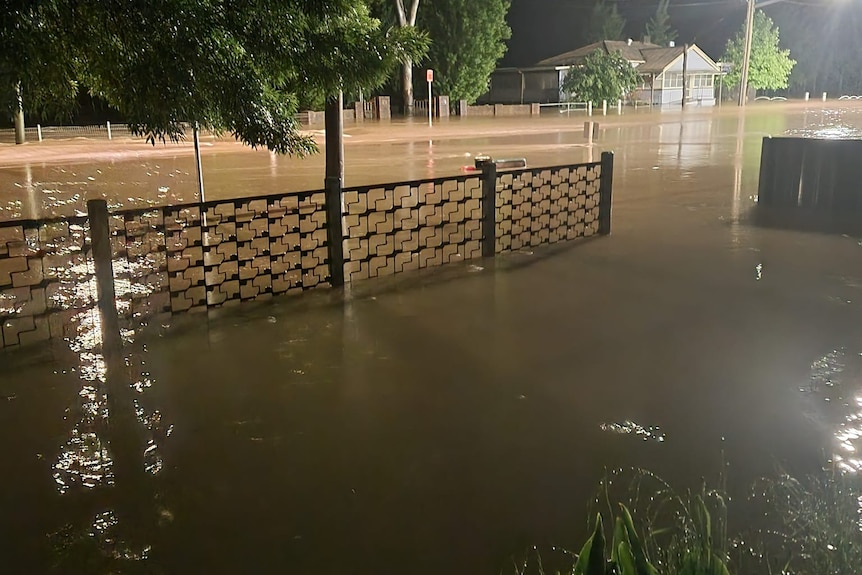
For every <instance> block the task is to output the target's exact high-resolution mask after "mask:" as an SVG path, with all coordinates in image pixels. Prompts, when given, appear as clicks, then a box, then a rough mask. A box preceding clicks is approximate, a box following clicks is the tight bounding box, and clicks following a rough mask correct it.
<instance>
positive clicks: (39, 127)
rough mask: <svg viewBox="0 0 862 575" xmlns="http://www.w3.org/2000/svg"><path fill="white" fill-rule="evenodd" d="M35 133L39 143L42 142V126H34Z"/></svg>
mask: <svg viewBox="0 0 862 575" xmlns="http://www.w3.org/2000/svg"><path fill="white" fill-rule="evenodd" d="M36 133H37V134H38V135H39V141H40V142H41V141H42V124H36Z"/></svg>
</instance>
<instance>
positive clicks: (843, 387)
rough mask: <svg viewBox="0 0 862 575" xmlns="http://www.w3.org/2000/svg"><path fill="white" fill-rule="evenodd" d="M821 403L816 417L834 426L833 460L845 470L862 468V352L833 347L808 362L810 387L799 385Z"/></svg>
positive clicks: (851, 471)
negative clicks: (821, 355) (855, 352)
mask: <svg viewBox="0 0 862 575" xmlns="http://www.w3.org/2000/svg"><path fill="white" fill-rule="evenodd" d="M802 392H803V393H805V394H810V395H811V397H813V398H814V399H815V400H818V401H822V402H823V404H821V405H816V407H815V409H816V411H817V415H815V417H818V418H819V417H824V418H826V422H827V425H830V426H834V431H833V436H834V438H835V447H834V450H833V453H832V461H833V463H834V464H835V465H836V466H837V467H838V469H840V470H842V471H845V472H848V473H858V472H860V471H862V456H860V455H858V453H859V451H860V450H862V441H860V440H862V354H859V353H857V354H851V353H849V352H848V351H847V350H846V349H844V348H841V349H836V350H833V351H831V352H829V353H827V354H826V355H824V356H823V357H821V358H820V359H818V360H817V361H815V362H813V363H812V364H811V374H810V380H809V387H808V388H805V389H802Z"/></svg>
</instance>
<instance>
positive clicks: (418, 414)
mask: <svg viewBox="0 0 862 575" xmlns="http://www.w3.org/2000/svg"><path fill="white" fill-rule="evenodd" d="M860 112H862V111H860V110H858V109H853V108H848V109H844V110H837V111H836V110H833V111H823V110H820V109H812V110H809V111H807V112H806V111H805V110H804V109H801V108H784V107H781V108H775V109H771V108H765V107H756V108H755V109H754V110H752V111H751V112H749V114H748V115H747V116H740V115H738V114H736V112H735V111H722V112H715V113H710V112H697V111H693V112H692V113H687V114H686V115H685V116H680V115H679V114H662V115H655V116H654V117H651V120H650V121H647V120H646V119H644V118H641V119H639V120H638V121H631V122H629V123H627V122H625V121H624V118H623V119H614V120H613V121H611V120H609V121H608V125H607V129H606V131H605V134H604V136H603V138H602V143H601V147H600V149H602V148H606V149H613V150H615V151H616V161H617V164H616V173H615V189H614V199H615V204H614V216H613V217H614V219H613V234H612V235H611V236H610V237H607V238H601V239H598V240H593V241H587V242H575V243H573V244H571V245H570V246H566V247H564V248H563V249H559V248H557V249H553V250H551V249H544V250H538V249H537V250H535V251H524V252H520V253H515V254H512V255H510V256H506V257H498V258H497V259H496V260H494V261H482V262H473V265H469V266H468V265H464V266H461V265H454V266H450V267H448V268H443V269H438V270H435V272H434V273H423V274H404V275H402V276H400V277H395V278H390V279H389V280H386V281H368V282H363V283H359V284H357V285H355V286H353V287H352V288H349V289H348V290H347V291H346V292H345V293H342V292H340V291H336V290H331V291H320V292H312V293H309V294H306V295H302V296H301V297H298V298H282V299H276V300H275V301H274V302H272V303H268V304H260V305H255V304H251V305H247V306H241V307H239V308H233V309H231V310H224V311H222V312H220V313H219V314H217V315H214V316H212V317H210V318H209V319H208V318H206V317H205V316H201V315H190V316H187V317H176V318H175V319H174V320H173V321H172V322H171V324H166V325H152V326H148V327H147V328H145V329H143V330H141V331H139V332H138V333H134V334H127V337H128V339H129V343H128V344H127V346H126V348H125V353H126V360H125V366H124V367H123V368H122V369H121V370H120V371H121V373H122V376H121V378H120V379H122V380H124V381H125V382H126V383H128V384H130V385H131V386H132V389H133V392H134V393H133V394H132V395H131V398H130V399H129V403H128V405H125V409H124V406H123V405H119V406H118V405H117V401H115V402H114V404H113V405H114V407H113V408H112V409H113V411H112V412H111V413H110V414H109V412H108V402H107V400H106V397H105V387H106V386H105V385H104V383H102V379H104V372H105V367H104V365H103V362H102V361H101V358H100V357H99V356H98V355H96V354H94V350H93V348H92V342H91V341H90V340H89V339H88V338H86V337H82V338H81V339H79V340H73V341H70V342H64V343H54V344H52V345H50V346H43V347H36V348H30V349H25V350H19V351H15V352H6V353H5V354H2V355H0V434H2V437H3V438H4V441H3V442H2V443H0V461H2V462H3V473H2V474H0V508H2V509H3V514H2V517H0V558H2V559H0V561H2V564H3V565H4V567H6V566H8V567H9V570H10V572H27V573H40V572H56V573H84V572H86V573H126V572H129V573H170V574H173V573H208V574H211V573H310V574H318V573H319V574H329V573H333V574H334V573H357V574H377V573H395V572H401V573H418V574H429V575H430V574H438V573H471V574H479V573H488V574H491V573H493V574H496V573H500V572H501V570H503V569H504V568H505V567H506V565H509V564H510V563H509V561H510V558H511V556H512V555H515V554H520V553H522V552H523V551H524V550H525V549H526V548H528V547H529V546H531V545H533V544H538V545H560V546H566V547H569V548H577V547H579V544H580V542H581V541H582V536H583V535H584V533H585V524H586V508H587V504H588V503H589V501H590V499H591V498H592V496H593V494H594V492H595V488H596V485H597V482H598V481H599V479H600V478H601V477H602V475H603V473H604V472H605V470H606V469H614V468H618V467H630V466H641V467H645V468H648V469H650V470H652V471H654V472H656V473H657V474H659V475H661V476H663V477H665V478H666V479H668V480H669V481H671V482H672V483H673V484H675V485H678V486H680V487H681V488H685V487H697V486H698V485H699V482H700V479H701V477H708V478H712V477H715V476H716V475H717V474H718V473H719V471H720V470H721V469H722V468H723V466H724V462H726V463H727V465H728V468H727V472H728V476H729V481H730V484H729V485H730V489H731V492H732V493H733V494H734V495H735V496H736V502H735V503H732V505H735V504H740V505H741V504H742V502H741V499H742V496H743V494H744V493H745V491H746V488H747V486H748V485H750V483H751V481H752V480H753V479H754V478H756V477H757V476H759V475H763V474H769V473H772V472H774V470H775V469H776V468H777V467H778V466H782V467H784V468H786V469H788V470H790V471H793V472H796V473H805V472H807V471H814V470H815V469H817V468H819V467H820V466H822V465H826V464H834V465H836V466H838V467H839V468H841V469H843V470H845V471H847V472H857V471H859V470H862V457H860V456H858V455H856V451H857V450H858V449H862V439H860V438H862V424H860V421H862V379H860V377H862V332H860V331H859V329H858V326H859V325H860V320H862V238H857V237H852V236H847V235H841V234H827V233H818V234H814V233H804V232H800V231H796V230H793V229H786V228H781V227H770V228H766V227H759V226H757V225H755V224H754V222H753V220H752V219H751V217H750V212H751V209H752V207H753V206H754V196H755V195H756V182H757V172H758V160H759V140H760V138H762V137H763V136H765V135H769V134H782V133H799V132H804V133H807V134H818V133H824V132H825V131H829V130H836V129H837V130H841V131H842V133H845V134H852V133H855V132H854V131H855V130H859V129H860V128H862V113H860ZM581 120H582V119H581ZM543 122H544V121H543ZM563 124H564V120H549V121H547V123H546V124H541V125H539V126H538V128H544V131H541V130H540V129H538V128H536V129H535V131H531V132H529V133H524V134H522V135H518V134H515V133H511V132H513V131H516V127H517V126H518V125H519V124H518V123H516V122H512V123H511V124H506V123H503V124H500V125H501V126H503V127H504V128H506V129H505V130H504V132H507V133H502V134H499V135H496V136H495V135H493V134H490V133H487V132H490V131H491V130H492V129H493V127H492V126H491V125H490V124H487V123H482V122H476V123H465V125H464V126H460V127H459V126H458V125H457V124H456V122H454V121H453V122H452V123H450V124H449V125H448V126H447V127H448V129H450V130H451V131H452V134H451V135H450V137H449V138H447V139H443V140H436V141H434V143H433V144H432V145H431V146H430V147H429V144H428V142H427V141H426V140H410V141H406V140H398V141H394V142H390V143H385V142H380V143H378V144H369V148H368V149H367V150H366V149H365V146H364V145H358V144H354V143H349V144H347V157H348V160H347V161H348V167H347V173H348V179H349V181H350V183H365V182H366V181H369V180H371V179H373V178H376V181H382V180H384V179H396V178H401V177H404V178H413V177H425V176H426V175H431V174H437V175H441V174H446V173H451V172H452V170H454V169H457V168H458V167H459V166H460V165H463V164H465V163H468V160H466V159H465V158H466V154H467V153H470V154H475V153H478V152H486V153H491V154H494V155H497V156H498V157H499V156H503V155H505V156H510V157H511V156H526V157H527V158H528V160H529V162H530V164H531V165H542V164H549V163H555V164H557V163H563V162H570V161H580V160H582V159H585V158H586V157H587V155H588V154H589V153H590V152H589V150H587V149H586V148H584V147H583V146H582V145H581V144H583V138H582V135H581V134H579V133H578V132H577V131H576V130H574V129H571V130H568V131H558V130H557V128H558V127H559V126H561V125H563ZM525 127H526V128H535V127H536V125H535V124H530V125H529V126H525ZM463 128H467V130H464V129H463ZM361 130H362V131H363V132H362V134H365V135H362V134H360V133H359V131H360V130H359V129H357V133H356V136H355V138H356V140H360V139H361V138H363V137H365V138H369V139H373V138H378V139H380V138H382V136H380V135H377V136H375V135H374V129H373V127H370V126H368V127H363V128H361ZM398 130H399V128H398V127H395V128H394V129H393V131H394V132H398ZM419 130H420V128H419V127H418V126H408V127H404V133H405V134H407V133H417V132H418V131H419ZM482 130H485V131H486V132H482ZM465 131H466V132H467V133H464V132H465ZM458 134H461V135H460V136H459V135H458ZM393 138H395V136H393ZM411 147H412V152H411V151H410V149H411ZM216 150H219V151H216ZM220 150H221V149H220V148H219V145H215V146H213V151H212V153H211V154H209V155H208V156H205V168H204V169H205V172H207V173H210V174H215V175H211V176H209V177H208V180H209V181H210V182H212V184H211V185H212V188H215V189H217V190H220V191H219V192H213V193H214V194H217V193H223V194H225V196H223V197H228V195H229V194H231V193H233V191H236V189H238V188H237V186H239V185H240V184H241V183H242V182H253V183H255V186H254V187H255V189H261V190H263V189H264V188H266V189H268V190H272V191H275V187H274V186H275V182H277V181H281V180H282V179H283V180H284V182H285V183H284V184H283V185H284V186H286V187H287V188H292V187H294V186H306V185H308V183H309V182H310V181H311V179H313V178H312V176H311V175H309V173H307V172H306V173H304V172H302V170H301V169H300V168H299V167H296V166H303V165H304V164H302V163H300V162H299V161H297V160H284V159H282V158H278V159H276V160H275V162H276V175H275V176H273V175H272V174H270V172H267V171H266V169H264V168H262V167H258V169H253V166H255V165H258V164H255V163H254V162H256V161H258V158H262V159H261V161H268V160H269V155H268V154H266V153H257V152H254V153H253V152H246V151H242V152H237V153H236V154H233V153H231V152H230V151H228V149H225V150H224V151H220ZM4 152H5V149H3V150H0V157H2V154H3V153H4ZM596 152H597V150H596V151H594V153H596ZM459 154H460V155H459ZM171 158H172V159H170V160H169V159H168V158H167V156H166V157H164V158H162V157H159V158H147V159H140V160H135V161H140V162H144V163H150V162H155V163H158V164H159V165H160V166H166V167H165V168H164V169H165V170H168V169H171V170H178V169H186V168H178V167H175V166H176V165H177V164H176V162H180V163H181V162H188V161H189V160H188V158H187V157H185V156H176V157H174V156H171ZM351 158H353V161H354V162H355V163H354V164H351V163H350V162H351V161H352V160H351ZM125 161H127V160H118V163H120V164H121V163H122V162H125ZM129 161H130V160H129ZM170 162H175V163H170ZM312 162H317V164H309V166H312V165H316V166H318V168H319V166H320V160H312ZM108 164H110V161H107V164H103V163H97V164H95V165H102V166H103V167H101V168H97V169H101V170H102V173H103V174H105V173H106V172H108V171H109V170H107V169H105V168H104V166H107V165H108ZM207 164H208V165H207ZM64 165H65V166H66V167H64V168H63V169H69V167H70V166H75V168H74V169H75V170H78V171H77V172H76V174H79V175H78V176H75V177H76V178H78V180H81V181H83V180H82V179H81V176H83V175H85V174H86V173H88V172H86V171H85V170H91V169H96V168H93V167H92V166H90V167H88V166H86V165H85V164H73V163H68V164H64ZM114 165H117V164H114ZM237 165H241V166H245V167H246V173H245V174H244V175H239V176H237V175H227V174H230V173H232V172H231V170H230V169H229V168H230V167H231V166H237ZM258 166H259V165H258ZM55 168H57V165H54V164H46V165H45V166H38V167H37V166H35V165H32V166H31V170H33V172H32V173H33V181H34V182H36V181H44V179H42V178H43V176H41V175H38V174H43V173H46V172H45V171H50V170H52V169H55ZM316 169H317V168H315V170H316ZM221 170H224V171H221ZM279 170H283V172H284V173H285V174H286V173H291V174H293V176H290V177H288V176H285V177H284V178H281V177H279V176H278V171H279ZM308 170H309V172H310V171H314V170H312V168H310V167H309V168H308ZM9 171H10V170H7V173H8V172H9ZM11 171H14V170H11ZM321 171H322V170H321ZM150 173H153V172H150ZM221 174H225V176H224V178H222V176H221ZM384 174H385V175H384ZM389 174H392V178H388V175H389ZM93 177H95V176H93ZM124 177H126V176H124ZM128 177H129V178H131V176H128ZM314 177H317V176H314ZM291 178H294V179H291ZM363 178H365V179H364V180H363ZM222 179H224V180H226V183H219V182H220V181H221V180H222ZM78 180H76V181H78ZM88 181H89V180H88ZM141 181H145V180H141ZM155 183H157V184H158V183H160V181H158V182H155ZM88 186H89V185H88ZM94 186H95V184H94ZM35 187H36V185H35V184H34V185H33V188H35ZM212 188H211V189H212ZM81 189H84V191H85V192H86V191H87V190H89V187H86V186H85V187H82V188H81ZM5 190H6V188H4V193H7V192H6V191H5ZM43 192H44V189H43ZM64 193H65V192H64ZM78 193H81V192H78ZM99 193H101V192H99ZM123 193H124V194H126V193H127V192H126V191H125V189H124V192H123ZM178 193H180V194H181V195H182V194H184V193H186V192H182V190H179V191H178ZM191 193H193V192H191ZM129 194H131V193H130V192H129ZM116 197H117V198H119V196H116ZM142 197H144V196H142ZM182 197H183V198H185V199H190V198H191V196H182ZM219 197H222V196H219ZM146 198H147V200H153V201H156V200H158V198H157V199H154V198H151V197H150V196H146ZM64 205H66V204H64ZM68 205H71V204H68ZM40 209H41V208H40ZM123 412H127V413H132V414H133V416H132V417H131V419H129V418H126V419H125V420H124V422H122V423H118V422H117V421H116V419H118V418H119V417H111V416H109V415H111V414H113V415H116V414H117V413H123ZM732 519H734V518H733V517H732ZM735 519H736V521H737V523H736V525H731V530H733V528H734V527H735V528H736V529H743V528H744V527H745V525H743V524H742V520H741V519H740V518H739V517H736V518H735ZM503 572H505V571H503Z"/></svg>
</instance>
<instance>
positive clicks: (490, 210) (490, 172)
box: [482, 161, 497, 258]
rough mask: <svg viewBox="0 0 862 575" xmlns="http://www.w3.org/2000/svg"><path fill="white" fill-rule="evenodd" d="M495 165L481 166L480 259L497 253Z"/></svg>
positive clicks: (486, 164)
mask: <svg viewBox="0 0 862 575" xmlns="http://www.w3.org/2000/svg"><path fill="white" fill-rule="evenodd" d="M496 214H497V165H496V164H495V163H494V162H493V161H488V162H486V163H485V164H483V165H482V257H483V258H492V257H494V254H495V253H496V252H497V216H496Z"/></svg>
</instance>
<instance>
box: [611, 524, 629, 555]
mask: <svg viewBox="0 0 862 575" xmlns="http://www.w3.org/2000/svg"><path fill="white" fill-rule="evenodd" d="M623 543H625V545H626V546H630V545H631V544H630V543H629V536H628V533H627V532H626V526H625V524H624V523H623V520H622V519H620V518H619V517H617V519H616V522H615V523H614V537H613V540H612V542H611V563H614V564H619V562H620V560H619V556H618V553H619V546H620V545H622V544H623ZM629 552H631V550H630V551H629Z"/></svg>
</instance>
